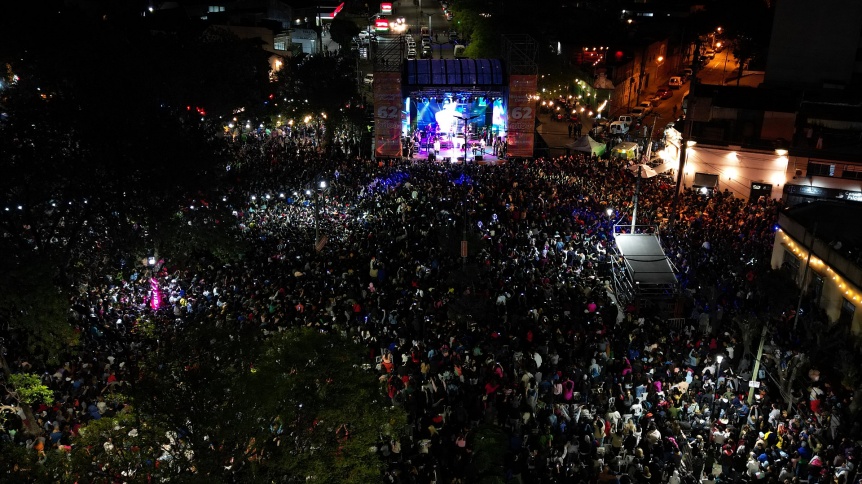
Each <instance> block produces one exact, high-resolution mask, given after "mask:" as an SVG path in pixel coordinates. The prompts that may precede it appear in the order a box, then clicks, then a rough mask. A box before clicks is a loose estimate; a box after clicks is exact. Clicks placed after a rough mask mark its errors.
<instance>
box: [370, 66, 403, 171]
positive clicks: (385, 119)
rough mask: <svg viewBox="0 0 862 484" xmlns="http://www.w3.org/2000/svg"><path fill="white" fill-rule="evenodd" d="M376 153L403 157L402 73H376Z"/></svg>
mask: <svg viewBox="0 0 862 484" xmlns="http://www.w3.org/2000/svg"><path fill="white" fill-rule="evenodd" d="M374 154H375V155H376V156H377V157H378V158H400V157H401V73H400V72H375V73H374Z"/></svg>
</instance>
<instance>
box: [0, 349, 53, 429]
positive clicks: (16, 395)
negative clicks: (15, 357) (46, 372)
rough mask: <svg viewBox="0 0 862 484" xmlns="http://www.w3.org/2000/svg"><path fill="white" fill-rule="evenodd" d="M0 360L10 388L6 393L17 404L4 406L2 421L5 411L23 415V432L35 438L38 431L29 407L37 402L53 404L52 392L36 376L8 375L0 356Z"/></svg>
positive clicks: (7, 368)
mask: <svg viewBox="0 0 862 484" xmlns="http://www.w3.org/2000/svg"><path fill="white" fill-rule="evenodd" d="M0 359H2V361H0V363H2V365H3V372H4V376H5V378H6V382H8V384H9V385H10V386H11V387H12V388H8V387H7V388H6V392H7V393H8V395H9V396H10V397H11V398H12V400H13V401H14V402H15V403H16V404H17V406H11V405H9V406H5V407H4V408H2V409H0V411H2V412H3V414H4V415H3V417H4V419H5V417H6V415H5V414H6V411H7V410H8V411H13V412H15V413H19V411H20V413H23V414H24V417H25V421H26V424H27V426H26V427H25V431H26V432H27V434H29V435H30V436H36V435H38V433H39V431H40V429H39V426H38V424H37V423H36V417H35V416H34V415H33V409H32V408H31V407H30V405H32V404H34V403H39V402H44V403H48V404H51V403H53V402H54V392H53V391H51V389H49V388H48V387H47V386H45V385H44V384H43V383H42V381H41V380H40V379H39V376H38V375H34V374H32V373H9V367H8V366H7V365H6V361H5V358H3V356H2V355H0Z"/></svg>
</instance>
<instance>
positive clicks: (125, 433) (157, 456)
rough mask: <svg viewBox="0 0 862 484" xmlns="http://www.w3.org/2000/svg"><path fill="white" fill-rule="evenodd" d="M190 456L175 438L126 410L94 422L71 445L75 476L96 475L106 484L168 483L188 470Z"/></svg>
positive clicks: (71, 470) (83, 428)
mask: <svg viewBox="0 0 862 484" xmlns="http://www.w3.org/2000/svg"><path fill="white" fill-rule="evenodd" d="M191 457H192V456H191V454H188V453H186V452H185V449H184V445H183V443H182V442H181V441H180V440H179V439H177V438H176V436H175V435H174V434H171V433H170V432H166V431H165V430H164V429H160V428H157V427H154V426H152V425H151V422H149V421H148V420H146V419H141V418H139V417H138V416H137V415H136V413H135V411H134V410H132V409H131V408H130V407H126V408H125V409H123V410H122V411H120V412H119V413H118V414H117V415H116V416H113V417H102V418H101V419H99V420H92V421H90V422H89V423H88V424H87V425H86V426H84V427H82V428H81V431H80V433H79V435H78V436H77V437H75V439H74V440H73V441H72V453H71V465H70V467H71V469H70V473H71V474H72V475H74V476H86V475H93V474H95V475H97V476H100V477H102V479H104V481H105V482H110V481H111V480H113V479H120V480H122V481H125V482H152V481H153V480H163V479H164V480H167V479H170V478H171V476H173V475H174V474H175V473H176V472H177V470H178V469H184V468H188V467H189V466H190V465H191V464H190V462H189V459H190V458H191Z"/></svg>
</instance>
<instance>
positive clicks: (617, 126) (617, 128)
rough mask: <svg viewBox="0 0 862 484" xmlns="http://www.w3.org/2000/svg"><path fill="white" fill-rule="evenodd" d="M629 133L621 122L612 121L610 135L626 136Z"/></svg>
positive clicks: (627, 127)
mask: <svg viewBox="0 0 862 484" xmlns="http://www.w3.org/2000/svg"><path fill="white" fill-rule="evenodd" d="M628 132H629V125H627V124H626V123H624V122H622V121H614V122H613V123H611V129H610V133H611V134H626V133H628Z"/></svg>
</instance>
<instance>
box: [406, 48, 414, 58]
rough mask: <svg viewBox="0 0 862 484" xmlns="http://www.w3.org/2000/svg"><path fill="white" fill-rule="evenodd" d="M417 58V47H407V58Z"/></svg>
mask: <svg viewBox="0 0 862 484" xmlns="http://www.w3.org/2000/svg"><path fill="white" fill-rule="evenodd" d="M414 59H416V49H407V60H414Z"/></svg>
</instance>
